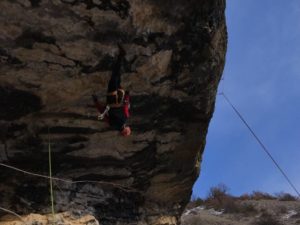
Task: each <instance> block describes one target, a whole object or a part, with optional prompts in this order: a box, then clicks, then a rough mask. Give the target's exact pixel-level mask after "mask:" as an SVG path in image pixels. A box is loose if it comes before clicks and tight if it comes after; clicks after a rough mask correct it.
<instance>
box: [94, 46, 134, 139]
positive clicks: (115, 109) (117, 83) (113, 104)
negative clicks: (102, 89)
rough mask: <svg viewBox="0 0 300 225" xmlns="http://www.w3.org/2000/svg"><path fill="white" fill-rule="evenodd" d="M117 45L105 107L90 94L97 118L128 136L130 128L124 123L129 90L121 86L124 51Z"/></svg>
mask: <svg viewBox="0 0 300 225" xmlns="http://www.w3.org/2000/svg"><path fill="white" fill-rule="evenodd" d="M118 47H119V55H118V58H117V60H116V61H115V63H114V64H113V69H112V74H111V78H110V80H109V83H108V88H107V97H106V107H104V106H103V105H101V104H100V103H99V102H98V98H97V96H96V95H92V97H93V101H94V104H95V107H96V108H97V110H98V112H99V114H98V120H105V121H106V122H108V123H109V125H110V126H111V127H113V128H114V129H116V130H118V131H120V133H121V135H123V136H129V135H130V134H131V129H130V127H129V126H128V125H126V121H127V119H128V118H129V109H130V102H129V91H125V90H124V89H123V88H122V87H121V67H122V64H123V63H124V60H125V55H126V52H125V50H124V49H123V47H122V46H121V45H120V44H118Z"/></svg>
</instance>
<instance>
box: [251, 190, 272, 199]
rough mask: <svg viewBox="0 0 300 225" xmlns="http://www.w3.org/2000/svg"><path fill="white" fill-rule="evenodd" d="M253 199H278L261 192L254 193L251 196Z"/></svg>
mask: <svg viewBox="0 0 300 225" xmlns="http://www.w3.org/2000/svg"><path fill="white" fill-rule="evenodd" d="M251 199H253V200H275V199H276V197H274V196H272V195H270V194H268V193H264V192H260V191H254V192H253V193H252V194H251Z"/></svg>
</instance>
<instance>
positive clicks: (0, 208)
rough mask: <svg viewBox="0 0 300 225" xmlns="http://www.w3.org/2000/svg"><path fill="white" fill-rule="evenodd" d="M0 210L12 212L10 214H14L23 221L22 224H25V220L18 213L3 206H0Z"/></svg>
mask: <svg viewBox="0 0 300 225" xmlns="http://www.w3.org/2000/svg"><path fill="white" fill-rule="evenodd" d="M0 210H2V211H4V212H7V213H9V214H12V215H14V216H16V217H18V219H19V220H20V221H22V223H23V224H24V225H26V222H25V221H24V220H23V218H22V217H21V216H20V215H19V214H17V213H16V212H14V211H11V210H9V209H5V208H3V207H0Z"/></svg>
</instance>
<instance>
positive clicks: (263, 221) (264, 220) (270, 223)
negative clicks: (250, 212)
mask: <svg viewBox="0 0 300 225" xmlns="http://www.w3.org/2000/svg"><path fill="white" fill-rule="evenodd" d="M254 225H283V224H282V223H281V222H280V221H279V220H277V219H276V218H275V217H274V216H272V215H271V214H269V213H267V212H264V213H263V214H262V215H261V216H260V217H259V219H258V220H257V221H255V222H254Z"/></svg>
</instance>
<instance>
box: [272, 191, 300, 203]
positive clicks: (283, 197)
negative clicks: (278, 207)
mask: <svg viewBox="0 0 300 225" xmlns="http://www.w3.org/2000/svg"><path fill="white" fill-rule="evenodd" d="M276 197H277V199H278V200H279V201H297V200H298V199H297V198H296V197H295V196H293V195H291V194H289V193H284V192H280V193H278V194H276Z"/></svg>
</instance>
